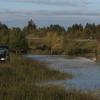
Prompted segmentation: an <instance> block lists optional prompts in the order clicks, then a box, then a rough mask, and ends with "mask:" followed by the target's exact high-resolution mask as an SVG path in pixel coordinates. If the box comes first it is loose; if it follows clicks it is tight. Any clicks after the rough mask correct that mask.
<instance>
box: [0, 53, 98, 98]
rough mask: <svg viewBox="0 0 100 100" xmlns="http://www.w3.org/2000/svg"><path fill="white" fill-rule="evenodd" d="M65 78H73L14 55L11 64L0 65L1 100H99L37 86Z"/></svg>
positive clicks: (80, 94)
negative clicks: (37, 84) (46, 81)
mask: <svg viewBox="0 0 100 100" xmlns="http://www.w3.org/2000/svg"><path fill="white" fill-rule="evenodd" d="M65 78H66V79H69V78H72V75H71V74H64V73H60V72H59V71H52V70H49V69H48V68H47V67H46V64H44V63H41V62H37V61H32V60H30V59H29V60H28V59H25V58H23V57H21V56H14V55H13V56H12V59H11V62H10V63H7V64H0V100H97V99H96V98H95V97H93V96H92V94H87V93H81V92H77V91H65V90H64V89H63V88H61V87H57V86H46V87H39V86H36V85H35V83H37V82H41V81H45V80H57V79H65Z"/></svg>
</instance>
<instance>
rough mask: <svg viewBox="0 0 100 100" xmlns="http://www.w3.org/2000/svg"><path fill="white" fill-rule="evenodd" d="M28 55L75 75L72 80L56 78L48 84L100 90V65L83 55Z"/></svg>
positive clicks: (50, 66)
mask: <svg viewBox="0 0 100 100" xmlns="http://www.w3.org/2000/svg"><path fill="white" fill-rule="evenodd" d="M28 57H31V58H32V59H33V60H38V61H43V62H47V63H48V67H49V68H51V69H54V70H60V71H62V72H69V73H72V74H73V75H74V78H72V79H70V80H67V79H66V80H60V81H58V80H55V81H49V82H47V83H46V84H56V85H63V86H64V87H65V88H72V89H80V90H100V66H99V65H98V64H96V63H95V62H94V61H92V60H89V59H86V58H82V57H76V58H66V57H65V56H50V55H47V56H46V55H31V56H30V55H29V56H28Z"/></svg>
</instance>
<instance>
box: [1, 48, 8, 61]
mask: <svg viewBox="0 0 100 100" xmlns="http://www.w3.org/2000/svg"><path fill="white" fill-rule="evenodd" d="M8 60H9V48H8V46H0V61H1V62H5V61H8Z"/></svg>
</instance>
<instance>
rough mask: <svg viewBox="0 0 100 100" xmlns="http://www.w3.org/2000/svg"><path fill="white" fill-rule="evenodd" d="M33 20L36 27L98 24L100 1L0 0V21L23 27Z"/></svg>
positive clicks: (99, 19)
mask: <svg viewBox="0 0 100 100" xmlns="http://www.w3.org/2000/svg"><path fill="white" fill-rule="evenodd" d="M30 19H33V20H34V21H35V23H36V24H37V25H38V26H46V25H49V24H60V25H63V26H65V27H68V26H70V25H72V24H75V23H78V24H80V23H82V24H85V23H87V22H90V23H96V24H99V23H100V0H0V21H1V22H3V23H5V24H7V25H9V26H20V27H22V26H24V25H26V24H27V21H28V20H30Z"/></svg>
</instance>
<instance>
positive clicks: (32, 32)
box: [0, 19, 100, 53]
mask: <svg viewBox="0 0 100 100" xmlns="http://www.w3.org/2000/svg"><path fill="white" fill-rule="evenodd" d="M99 33H100V25H96V24H94V23H93V24H89V23H87V24H86V25H85V26H83V25H82V24H73V25H72V26H70V27H68V28H67V30H66V29H65V28H64V27H63V26H60V25H58V24H55V25H52V24H51V25H50V26H47V27H38V26H37V25H36V24H35V22H34V21H33V20H32V19H31V20H29V21H28V23H27V25H26V26H25V27H24V28H20V27H12V28H9V27H8V26H7V25H5V24H3V23H2V22H0V44H4V45H8V46H9V47H10V48H11V50H12V51H13V52H27V51H29V48H30V46H32V47H33V48H34V50H41V51H50V52H55V53H57V52H60V53H61V52H64V51H65V47H68V44H67V43H68V41H66V40H67V39H99V37H100V35H99ZM27 37H33V38H43V41H42V42H40V41H39V40H37V41H31V43H30V44H31V45H29V41H30V40H29V39H27ZM66 42H67V43H66ZM72 44H73V43H72V42H71V45H72ZM56 51H57V52H56ZM47 53H48V52H47Z"/></svg>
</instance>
